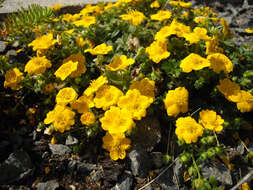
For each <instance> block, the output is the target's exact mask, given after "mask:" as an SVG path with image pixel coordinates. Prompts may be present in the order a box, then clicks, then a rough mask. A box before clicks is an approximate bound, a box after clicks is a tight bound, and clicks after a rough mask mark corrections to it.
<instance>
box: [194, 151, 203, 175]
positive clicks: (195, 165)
mask: <svg viewBox="0 0 253 190" xmlns="http://www.w3.org/2000/svg"><path fill="white" fill-rule="evenodd" d="M192 162H193V165H194V167H195V169H196V170H197V172H198V178H199V179H200V177H201V176H200V172H199V168H198V166H197V164H196V161H195V158H194V156H193V154H192Z"/></svg>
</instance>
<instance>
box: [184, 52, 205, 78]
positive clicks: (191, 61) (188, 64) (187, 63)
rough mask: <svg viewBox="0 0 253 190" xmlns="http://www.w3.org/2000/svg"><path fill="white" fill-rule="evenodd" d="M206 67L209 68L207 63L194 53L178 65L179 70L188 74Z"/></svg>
mask: <svg viewBox="0 0 253 190" xmlns="http://www.w3.org/2000/svg"><path fill="white" fill-rule="evenodd" d="M208 66H210V63H209V61H208V60H207V59H205V58H203V57H201V56H200V55H198V54H195V53H191V54H190V55H188V56H187V57H186V58H184V59H183V60H182V61H181V64H180V68H182V70H183V72H185V73H189V72H191V71H192V70H196V71H197V70H201V69H203V68H205V67H208Z"/></svg>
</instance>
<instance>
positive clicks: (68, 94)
mask: <svg viewBox="0 0 253 190" xmlns="http://www.w3.org/2000/svg"><path fill="white" fill-rule="evenodd" d="M77 96H78V94H77V93H76V91H75V90H74V89H73V88H71V87H66V88H63V89H61V90H60V91H59V92H58V94H57V95H56V103H57V104H60V105H67V104H68V103H70V104H71V103H73V102H74V101H76V99H77Z"/></svg>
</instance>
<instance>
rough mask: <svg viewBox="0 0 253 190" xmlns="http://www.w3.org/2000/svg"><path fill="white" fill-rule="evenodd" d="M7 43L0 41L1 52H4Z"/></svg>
mask: <svg viewBox="0 0 253 190" xmlns="http://www.w3.org/2000/svg"><path fill="white" fill-rule="evenodd" d="M5 48H6V45H5V43H4V42H3V41H0V52H4V50H5Z"/></svg>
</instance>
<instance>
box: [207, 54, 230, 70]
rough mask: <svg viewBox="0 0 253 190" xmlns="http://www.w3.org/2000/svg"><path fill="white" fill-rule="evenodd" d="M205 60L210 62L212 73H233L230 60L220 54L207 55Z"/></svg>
mask: <svg viewBox="0 0 253 190" xmlns="http://www.w3.org/2000/svg"><path fill="white" fill-rule="evenodd" d="M207 60H208V61H209V62H210V68H211V69H213V71H214V72H216V73H219V72H221V71H224V72H225V73H230V72H231V71H233V64H232V62H231V61H230V59H229V58H228V57H227V56H225V55H224V54H222V53H214V54H211V55H208V57H207Z"/></svg>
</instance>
